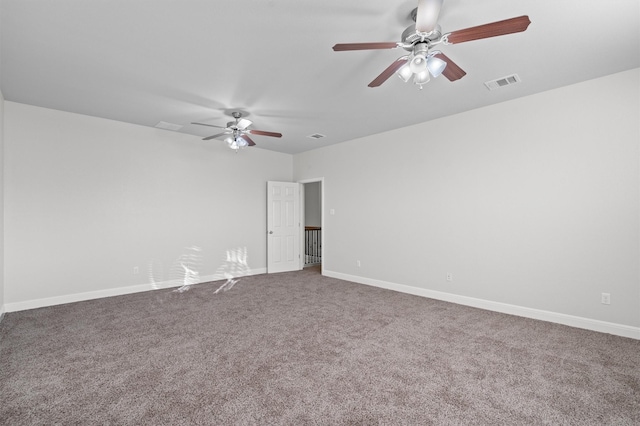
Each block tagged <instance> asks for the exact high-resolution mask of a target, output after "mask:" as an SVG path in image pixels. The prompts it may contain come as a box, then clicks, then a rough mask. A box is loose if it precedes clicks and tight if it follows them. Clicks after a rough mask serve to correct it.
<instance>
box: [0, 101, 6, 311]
mask: <svg viewBox="0 0 640 426" xmlns="http://www.w3.org/2000/svg"><path fill="white" fill-rule="evenodd" d="M4 313H5V306H4V97H3V96H2V92H0V321H2V317H3V315H4Z"/></svg>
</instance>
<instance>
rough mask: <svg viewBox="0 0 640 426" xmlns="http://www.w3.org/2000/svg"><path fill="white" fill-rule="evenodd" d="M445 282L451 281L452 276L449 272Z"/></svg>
mask: <svg viewBox="0 0 640 426" xmlns="http://www.w3.org/2000/svg"><path fill="white" fill-rule="evenodd" d="M447 281H453V274H452V273H451V272H447Z"/></svg>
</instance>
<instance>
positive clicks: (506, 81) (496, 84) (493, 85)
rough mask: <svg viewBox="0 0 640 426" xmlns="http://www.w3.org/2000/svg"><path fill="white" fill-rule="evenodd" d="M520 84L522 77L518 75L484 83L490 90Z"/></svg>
mask: <svg viewBox="0 0 640 426" xmlns="http://www.w3.org/2000/svg"><path fill="white" fill-rule="evenodd" d="M516 83H520V77H518V74H513V75H508V76H506V77H502V78H498V79H496V80H491V81H487V82H485V83H484V85H485V86H487V89H489V90H495V89H499V88H501V87H505V86H511V85H512V84H516Z"/></svg>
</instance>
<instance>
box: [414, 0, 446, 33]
mask: <svg viewBox="0 0 640 426" xmlns="http://www.w3.org/2000/svg"><path fill="white" fill-rule="evenodd" d="M440 8H442V0H419V1H418V12H417V13H416V31H418V32H421V33H430V32H431V31H433V30H434V29H435V28H436V24H437V23H438V15H440Z"/></svg>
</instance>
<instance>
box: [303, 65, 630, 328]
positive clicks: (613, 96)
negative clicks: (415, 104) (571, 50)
mask: <svg viewBox="0 0 640 426" xmlns="http://www.w3.org/2000/svg"><path fill="white" fill-rule="evenodd" d="M639 81H640V70H638V69H634V70H631V71H627V72H623V73H620V74H616V75H611V76H607V77H603V78H600V79H596V80H592V81H587V82H583V83H580V84H577V85H573V86H568V87H564V88H560V89H557V90H553V91H549V92H545V93H540V94H537V95H534V96H529V97H526V98H521V99H517V100H513V101H509V102H505V103H500V104H496V105H493V106H490V107H486V108H481V109H477V110H472V111H469V112H465V113H462V114H459V115H455V116H450V117H446V118H442V119H438V120H435V121H431V122H427V123H423V124H419V125H415V126H412V127H407V128H402V129H397V130H394V131H390V132H387V133H382V134H377V135H373V136H370V137H365V138H362V139H358V140H354V141H351V142H348V143H344V144H339V145H334V146H329V147H326V148H323V149H319V150H315V151H311V152H306V153H302V154H298V155H296V156H294V178H295V179H301V180H302V179H307V178H313V177H317V176H322V177H324V179H325V180H324V193H325V204H324V209H325V231H326V232H325V246H324V249H325V252H324V258H323V263H324V268H325V269H324V270H325V273H327V274H329V275H334V276H340V277H345V278H351V279H354V280H359V281H361V282H370V283H374V284H375V283H383V285H387V284H390V283H391V284H398V285H400V286H403V288H407V289H420V290H425V291H430V292H432V293H431V294H450V295H457V296H458V300H463V299H464V298H472V299H477V300H486V301H492V302H494V306H498V304H505V305H507V304H508V305H511V306H518V307H523V308H527V309H529V308H530V309H532V310H536V311H549V312H554V313H558V314H565V315H570V316H575V317H580V318H589V319H593V320H594V321H596V322H597V321H605V322H609V323H614V324H621V325H626V326H631V327H638V326H640V284H639V282H640V273H639V259H640V249H639V245H640V227H639V221H640V210H639V204H640V202H639V194H640V190H639V183H640V166H639V158H640V150H639V141H640V129H639V125H638V117H639V116H640V110H639V104H640V102H639V93H640V90H639V89H640V87H639ZM426 90H428V89H426ZM451 90H455V88H454V87H453V86H452V88H451ZM505 90H509V88H507V89H505ZM436 105H437V103H436ZM355 164H357V165H358V167H357V173H356V170H355V168H354V165H355ZM330 209H334V210H335V215H330V214H328V212H329V210H330ZM358 260H359V261H360V262H361V266H360V267H358V266H357V261H358ZM449 272H450V273H452V274H453V281H450V282H449V281H447V280H446V275H447V273H449ZM603 292H606V293H610V294H611V304H610V305H603V304H601V293H603ZM594 323H595V322H594ZM635 330H637V328H636V329H635ZM638 335H639V336H640V333H639V334H638Z"/></svg>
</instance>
